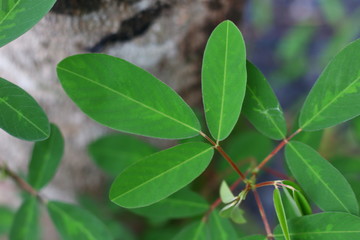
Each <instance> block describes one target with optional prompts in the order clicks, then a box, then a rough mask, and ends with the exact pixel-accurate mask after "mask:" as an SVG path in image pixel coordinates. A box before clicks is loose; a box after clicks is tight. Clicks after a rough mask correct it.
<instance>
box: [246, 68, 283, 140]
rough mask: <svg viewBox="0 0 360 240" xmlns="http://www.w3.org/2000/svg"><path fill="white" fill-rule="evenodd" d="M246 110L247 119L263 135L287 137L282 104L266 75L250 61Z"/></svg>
mask: <svg viewBox="0 0 360 240" xmlns="http://www.w3.org/2000/svg"><path fill="white" fill-rule="evenodd" d="M246 67H247V78H248V80H247V85H246V96H245V100H244V110H243V113H244V114H245V116H246V118H247V119H249V121H250V122H251V123H252V124H253V125H254V127H255V128H256V129H257V130H259V132H261V133H262V134H264V135H266V136H267V137H269V138H272V139H276V140H280V139H283V138H285V137H286V122H285V118H284V114H283V112H282V110H281V107H280V103H279V101H278V100H277V98H276V95H275V94H274V92H273V90H272V89H271V86H270V84H269V83H268V81H267V80H266V79H265V77H264V75H263V74H262V73H261V72H260V70H259V69H257V68H256V66H254V65H253V64H252V63H250V62H249V61H248V62H247V64H246Z"/></svg>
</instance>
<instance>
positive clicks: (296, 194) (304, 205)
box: [283, 180, 312, 215]
mask: <svg viewBox="0 0 360 240" xmlns="http://www.w3.org/2000/svg"><path fill="white" fill-rule="evenodd" d="M283 184H286V185H290V186H292V187H294V188H295V189H296V190H297V191H292V194H291V196H292V198H293V199H294V200H295V203H296V205H297V207H298V208H299V210H300V211H301V215H310V214H312V209H311V206H310V204H309V202H308V200H307V198H306V197H305V196H304V194H305V192H304V191H303V190H302V189H301V188H300V186H299V185H297V184H296V183H294V182H291V181H288V180H285V181H283ZM284 190H285V187H284Z"/></svg>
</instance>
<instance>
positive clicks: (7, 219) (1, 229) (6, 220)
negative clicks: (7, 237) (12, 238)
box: [0, 206, 15, 236]
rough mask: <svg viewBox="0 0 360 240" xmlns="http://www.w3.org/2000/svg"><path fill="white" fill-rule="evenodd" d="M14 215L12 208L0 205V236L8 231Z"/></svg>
mask: <svg viewBox="0 0 360 240" xmlns="http://www.w3.org/2000/svg"><path fill="white" fill-rule="evenodd" d="M14 215H15V214H14V212H13V211H12V210H10V209H8V208H5V207H1V206H0V216H1V217H0V236H1V235H3V234H7V233H9V231H10V227H11V224H12V222H13V219H14Z"/></svg>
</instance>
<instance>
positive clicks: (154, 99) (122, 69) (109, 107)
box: [57, 54, 200, 139]
mask: <svg viewBox="0 0 360 240" xmlns="http://www.w3.org/2000/svg"><path fill="white" fill-rule="evenodd" d="M104 66H106V67H104ZM57 73H58V76H59V79H60V82H61V84H62V86H63V88H64V90H65V92H66V93H67V94H68V95H69V97H70V98H71V99H72V100H73V101H74V102H75V103H76V105H77V106H78V107H79V108H80V109H81V110H82V111H83V112H84V113H86V114H87V115H88V116H89V117H91V118H92V119H94V120H95V121H97V122H99V123H101V124H103V125H105V126H107V127H110V128H113V129H116V130H119V131H123V132H127V133H134V134H140V135H144V136H151V137H158V138H169V139H180V138H188V137H192V136H195V135H198V133H199V131H200V123H199V121H198V119H197V118H196V116H195V114H194V112H193V111H192V110H191V108H190V107H189V106H188V105H187V104H186V103H185V102H184V100H183V99H182V98H181V97H180V96H179V95H177V93H176V92H175V91H174V90H172V89H171V88H170V87H168V86H167V85H165V84H164V83H163V82H161V81H159V80H158V79H156V78H155V77H154V76H153V75H151V74H150V73H148V72H146V71H145V70H143V69H141V68H139V67H137V66H135V65H133V64H131V63H129V62H127V61H125V60H122V59H119V58H116V57H112V56H108V55H105V54H79V55H74V56H71V57H68V58H66V59H64V60H62V61H61V62H60V63H59V64H58V66H57Z"/></svg>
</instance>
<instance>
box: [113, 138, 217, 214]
mask: <svg viewBox="0 0 360 240" xmlns="http://www.w3.org/2000/svg"><path fill="white" fill-rule="evenodd" d="M213 153H214V150H213V148H212V147H211V146H210V145H208V144H205V143H200V142H193V143H184V144H181V145H177V146H175V147H173V148H169V149H166V150H164V151H161V152H158V153H155V154H153V155H151V156H149V157H147V158H145V159H143V160H140V161H138V162H136V163H135V164H133V165H131V166H130V167H128V168H127V169H125V170H124V171H123V172H121V173H120V175H119V176H118V177H117V178H116V179H115V181H114V182H113V184H112V186H111V189H110V200H111V201H113V202H114V203H116V204H118V205H120V206H122V207H126V208H136V207H145V206H148V205H150V204H153V203H155V202H158V201H160V200H162V199H164V198H166V197H167V196H169V195H171V194H172V193H174V192H176V191H178V190H180V189H181V188H183V187H185V186H186V185H187V184H189V183H190V182H191V181H193V180H194V179H195V178H196V177H198V176H199V175H200V174H201V173H202V172H203V171H204V170H205V168H206V167H207V166H208V165H209V163H210V160H211V158H212V156H213Z"/></svg>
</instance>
